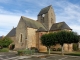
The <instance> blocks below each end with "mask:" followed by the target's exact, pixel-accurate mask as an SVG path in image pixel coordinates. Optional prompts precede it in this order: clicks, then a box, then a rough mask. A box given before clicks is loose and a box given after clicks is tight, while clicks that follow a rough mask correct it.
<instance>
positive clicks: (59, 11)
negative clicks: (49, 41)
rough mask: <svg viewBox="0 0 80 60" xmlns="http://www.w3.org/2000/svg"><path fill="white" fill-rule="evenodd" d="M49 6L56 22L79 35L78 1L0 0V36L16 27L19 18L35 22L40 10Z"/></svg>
mask: <svg viewBox="0 0 80 60" xmlns="http://www.w3.org/2000/svg"><path fill="white" fill-rule="evenodd" d="M49 5H52V7H53V9H54V12H55V15H56V22H62V21H64V22H66V23H67V24H68V25H69V26H70V27H71V28H72V29H73V31H75V32H77V33H78V34H79V35H80V0H0V36H1V35H6V34H7V33H8V32H9V31H10V30H11V29H12V28H13V26H14V27H16V26H17V24H18V22H19V20H20V17H21V16H25V17H29V18H31V19H35V20H37V15H38V13H39V12H40V10H41V9H42V8H44V7H46V6H49Z"/></svg>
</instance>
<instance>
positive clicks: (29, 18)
mask: <svg viewBox="0 0 80 60" xmlns="http://www.w3.org/2000/svg"><path fill="white" fill-rule="evenodd" d="M21 17H22V18H26V19H30V20H32V21H36V20H34V19H31V18H28V17H25V16H21Z"/></svg>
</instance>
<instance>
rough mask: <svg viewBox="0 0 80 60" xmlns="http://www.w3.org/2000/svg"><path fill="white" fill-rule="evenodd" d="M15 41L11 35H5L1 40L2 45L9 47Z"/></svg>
mask: <svg viewBox="0 0 80 60" xmlns="http://www.w3.org/2000/svg"><path fill="white" fill-rule="evenodd" d="M12 42H13V41H12V40H11V39H10V38H9V37H4V38H3V39H2V40H0V46H2V47H4V48H7V47H8V46H9V45H10V44H11V43H12Z"/></svg>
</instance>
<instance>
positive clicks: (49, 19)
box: [38, 5, 56, 30]
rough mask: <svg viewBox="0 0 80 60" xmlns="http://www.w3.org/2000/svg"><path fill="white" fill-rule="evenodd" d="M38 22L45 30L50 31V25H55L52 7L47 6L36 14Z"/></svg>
mask: <svg viewBox="0 0 80 60" xmlns="http://www.w3.org/2000/svg"><path fill="white" fill-rule="evenodd" d="M38 21H39V22H40V23H42V24H43V25H44V26H45V28H46V29H47V30H50V28H51V26H52V24H54V23H56V19H55V13H54V11H53V8H52V6H51V5H50V6H47V7H45V8H43V9H41V11H40V12H39V14H38Z"/></svg>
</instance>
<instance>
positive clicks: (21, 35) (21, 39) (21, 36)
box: [20, 34, 22, 42]
mask: <svg viewBox="0 0 80 60" xmlns="http://www.w3.org/2000/svg"><path fill="white" fill-rule="evenodd" d="M20 42H22V34H21V36H20Z"/></svg>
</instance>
